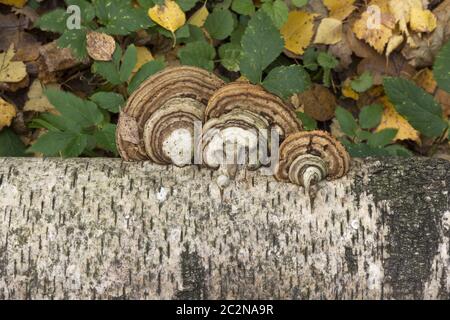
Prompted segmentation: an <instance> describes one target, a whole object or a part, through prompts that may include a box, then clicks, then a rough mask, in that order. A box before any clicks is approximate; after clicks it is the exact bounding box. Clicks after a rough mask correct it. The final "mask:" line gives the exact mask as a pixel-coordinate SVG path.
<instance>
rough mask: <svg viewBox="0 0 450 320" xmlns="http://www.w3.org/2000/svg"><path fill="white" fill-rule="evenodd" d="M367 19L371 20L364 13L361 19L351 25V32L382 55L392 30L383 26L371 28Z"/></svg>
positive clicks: (368, 14)
mask: <svg viewBox="0 0 450 320" xmlns="http://www.w3.org/2000/svg"><path fill="white" fill-rule="evenodd" d="M369 19H372V15H371V13H369V12H368V11H365V12H364V13H363V14H362V15H361V18H360V19H358V20H356V22H355V23H354V24H353V27H352V30H353V32H354V33H355V36H356V37H357V38H358V39H360V40H364V41H366V42H367V43H368V44H369V45H371V46H372V47H373V48H374V49H375V50H377V51H378V52H379V53H382V52H383V50H384V47H385V46H386V44H387V43H388V41H389V39H390V38H391V36H392V30H391V29H390V28H388V27H386V26H385V25H384V24H380V25H379V26H378V27H371V26H370V25H371V24H370V23H369Z"/></svg>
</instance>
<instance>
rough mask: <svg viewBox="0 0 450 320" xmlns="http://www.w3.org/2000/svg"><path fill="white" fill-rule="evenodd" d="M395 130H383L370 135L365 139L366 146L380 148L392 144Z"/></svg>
mask: <svg viewBox="0 0 450 320" xmlns="http://www.w3.org/2000/svg"><path fill="white" fill-rule="evenodd" d="M397 131H398V130H397V129H384V130H381V131H378V132H374V133H372V135H371V136H370V137H369V139H367V144H368V145H369V146H371V147H378V148H382V147H384V146H386V145H388V144H389V143H391V142H392V139H394V138H395V135H396V134H397Z"/></svg>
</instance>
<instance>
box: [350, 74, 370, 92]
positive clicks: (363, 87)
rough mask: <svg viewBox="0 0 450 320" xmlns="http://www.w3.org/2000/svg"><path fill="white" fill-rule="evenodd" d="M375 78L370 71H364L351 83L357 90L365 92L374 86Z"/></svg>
mask: <svg viewBox="0 0 450 320" xmlns="http://www.w3.org/2000/svg"><path fill="white" fill-rule="evenodd" d="M372 84H373V78H372V74H371V73H370V71H364V72H363V74H361V75H360V76H359V77H358V78H356V79H354V80H352V81H351V82H350V85H351V87H352V89H353V90H355V91H356V92H359V93H361V92H364V91H367V90H368V89H370V88H371V87H372Z"/></svg>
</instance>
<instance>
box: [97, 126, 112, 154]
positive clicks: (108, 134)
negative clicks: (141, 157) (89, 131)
mask: <svg viewBox="0 0 450 320" xmlns="http://www.w3.org/2000/svg"><path fill="white" fill-rule="evenodd" d="M94 137H95V140H96V142H97V145H98V146H99V147H100V148H102V149H103V150H106V151H110V152H112V153H114V154H117V148H116V125H115V124H111V123H108V124H106V125H105V126H103V127H102V128H100V129H99V130H97V131H96V132H95V133H94Z"/></svg>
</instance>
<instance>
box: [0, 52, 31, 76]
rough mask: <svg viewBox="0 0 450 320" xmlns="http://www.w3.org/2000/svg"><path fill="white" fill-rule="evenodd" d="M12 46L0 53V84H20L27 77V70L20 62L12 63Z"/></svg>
mask: <svg viewBox="0 0 450 320" xmlns="http://www.w3.org/2000/svg"><path fill="white" fill-rule="evenodd" d="M14 54H15V53H14V46H13V45H11V46H10V47H9V49H8V50H7V51H6V52H3V53H0V82H20V81H21V80H23V79H24V78H25V77H26V76H27V69H26V67H25V64H24V63H23V62H22V61H12V59H13V58H14Z"/></svg>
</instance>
